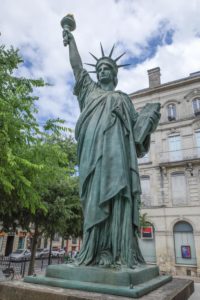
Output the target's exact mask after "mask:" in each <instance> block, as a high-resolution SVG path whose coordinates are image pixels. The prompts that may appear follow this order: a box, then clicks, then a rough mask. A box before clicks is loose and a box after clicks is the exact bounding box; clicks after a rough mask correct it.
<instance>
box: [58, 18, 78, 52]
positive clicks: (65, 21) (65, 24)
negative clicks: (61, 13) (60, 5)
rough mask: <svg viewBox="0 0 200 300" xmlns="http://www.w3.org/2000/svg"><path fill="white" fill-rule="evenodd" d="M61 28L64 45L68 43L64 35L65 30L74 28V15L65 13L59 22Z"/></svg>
mask: <svg viewBox="0 0 200 300" xmlns="http://www.w3.org/2000/svg"><path fill="white" fill-rule="evenodd" d="M60 24H61V26H62V28H63V38H64V40H63V43H64V46H67V45H68V39H67V36H66V35H65V31H73V30H75V28H76V22H75V20H74V16H73V15H71V14H68V15H66V16H65V17H64V18H62V20H61V22H60Z"/></svg>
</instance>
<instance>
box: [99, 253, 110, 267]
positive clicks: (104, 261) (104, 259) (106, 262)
mask: <svg viewBox="0 0 200 300" xmlns="http://www.w3.org/2000/svg"><path fill="white" fill-rule="evenodd" d="M112 264H113V257H112V254H111V252H110V251H108V250H105V251H102V252H101V253H100V259H99V266H101V267H104V268H107V267H110V266H111V265H112Z"/></svg>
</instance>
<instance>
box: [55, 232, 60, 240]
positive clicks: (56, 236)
mask: <svg viewBox="0 0 200 300" xmlns="http://www.w3.org/2000/svg"><path fill="white" fill-rule="evenodd" d="M53 240H54V241H55V242H59V240H60V236H59V234H58V233H55V234H54V237H53Z"/></svg>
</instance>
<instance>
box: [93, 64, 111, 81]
mask: <svg viewBox="0 0 200 300" xmlns="http://www.w3.org/2000/svg"><path fill="white" fill-rule="evenodd" d="M97 78H98V80H99V81H100V82H101V83H104V84H105V83H110V82H113V81H114V75H113V70H112V68H111V67H110V66H109V65H107V64H101V65H100V66H99V68H98V70H97Z"/></svg>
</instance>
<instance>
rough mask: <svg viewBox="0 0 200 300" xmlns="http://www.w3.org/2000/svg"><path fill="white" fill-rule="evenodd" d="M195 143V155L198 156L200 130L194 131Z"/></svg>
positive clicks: (199, 153) (199, 152)
mask: <svg viewBox="0 0 200 300" xmlns="http://www.w3.org/2000/svg"><path fill="white" fill-rule="evenodd" d="M195 137H196V145H197V155H198V157H200V130H198V131H196V132H195Z"/></svg>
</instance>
